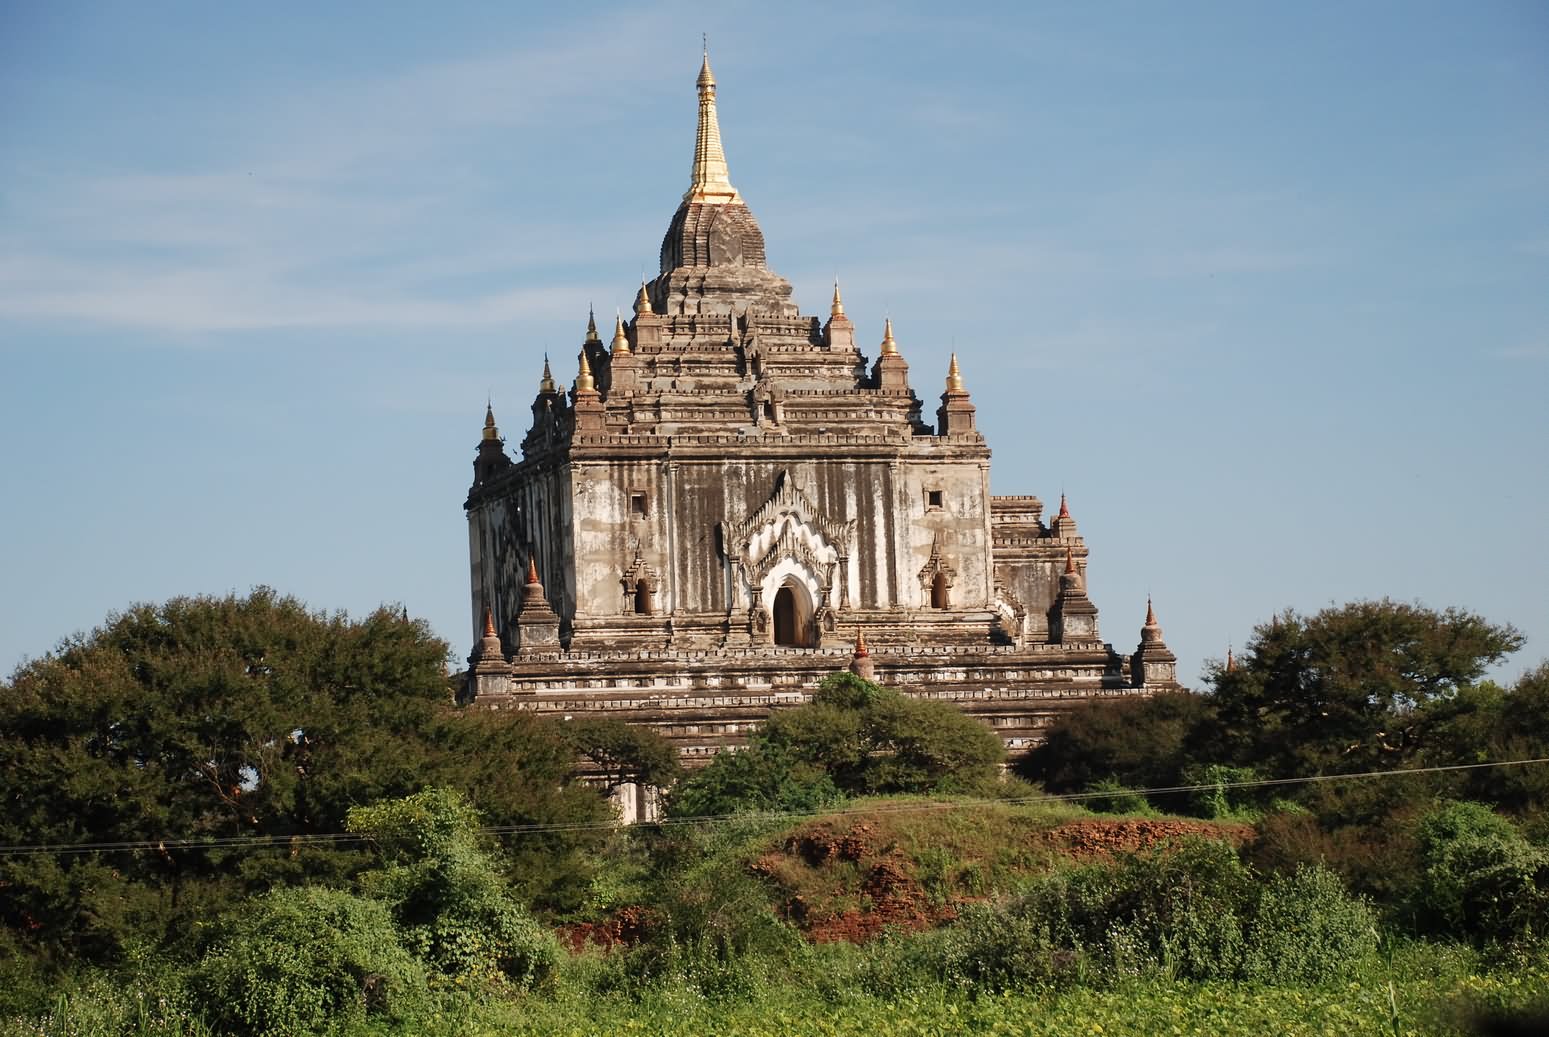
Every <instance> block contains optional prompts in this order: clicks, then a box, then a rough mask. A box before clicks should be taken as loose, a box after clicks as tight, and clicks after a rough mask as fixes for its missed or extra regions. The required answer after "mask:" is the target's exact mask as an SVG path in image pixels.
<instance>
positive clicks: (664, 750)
mask: <svg viewBox="0 0 1549 1037" xmlns="http://www.w3.org/2000/svg"><path fill="white" fill-rule="evenodd" d="M565 730H566V733H567V734H569V736H570V742H571V744H572V745H573V746H574V747H575V750H576V753H577V754H578V755H581V756H584V757H586V759H588V760H589V761H591V764H592V766H593V768H595V770H596V773H597V774H598V776H600V777H601V778H602V780H603V787H604V788H605V789H606V790H607V791H608V792H609V793H611V792H613V790H614V789H616V788H618V787H619V786H620V785H624V784H627V783H630V782H633V783H636V784H640V785H650V786H654V787H655V788H663V789H664V788H669V787H671V786H672V784H673V783H674V782H675V781H677V779H678V776H679V774H680V773H681V771H682V768H681V767H680V766H679V764H678V750H677V747H676V746H674V745H673V744H672V743H671V742H669V741H667V739H665V738H663V737H662V736H661V735H659V734H657V733H656V732H655V731H653V730H651V729H650V728H648V727H641V726H640V725H639V724H630V723H626V722H625V721H623V720H613V719H609V718H606V717H603V718H592V717H588V718H584V719H581V720H572V721H568V722H567V723H566V724H565Z"/></svg>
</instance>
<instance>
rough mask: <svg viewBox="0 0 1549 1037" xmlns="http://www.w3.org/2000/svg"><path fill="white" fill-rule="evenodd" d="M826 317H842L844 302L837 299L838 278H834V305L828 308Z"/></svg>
mask: <svg viewBox="0 0 1549 1037" xmlns="http://www.w3.org/2000/svg"><path fill="white" fill-rule="evenodd" d="M828 315H829V316H830V317H843V316H844V300H843V299H841V298H839V278H837V277H836V278H834V304H833V305H832V306H830V307H829V309H828Z"/></svg>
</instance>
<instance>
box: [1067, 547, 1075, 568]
mask: <svg viewBox="0 0 1549 1037" xmlns="http://www.w3.org/2000/svg"><path fill="white" fill-rule="evenodd" d="M1065 571H1066V572H1068V573H1073V572H1075V571H1076V556H1075V554H1074V553H1073V552H1072V551H1071V549H1070V548H1068V547H1067V548H1065Z"/></svg>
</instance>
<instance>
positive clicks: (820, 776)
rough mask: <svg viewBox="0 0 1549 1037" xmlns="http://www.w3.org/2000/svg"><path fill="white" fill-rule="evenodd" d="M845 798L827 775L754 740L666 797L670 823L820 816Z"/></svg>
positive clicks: (781, 748) (712, 763)
mask: <svg viewBox="0 0 1549 1037" xmlns="http://www.w3.org/2000/svg"><path fill="white" fill-rule="evenodd" d="M841 798H843V797H842V796H841V795H840V792H839V789H838V788H837V787H836V786H835V785H834V782H833V779H832V778H830V777H829V776H828V772H827V771H825V770H823V768H821V767H819V766H818V765H816V764H813V763H810V762H808V761H806V760H802V759H800V758H798V757H797V755H796V754H795V753H793V752H791V751H790V750H789V749H787V748H785V747H784V746H782V745H771V744H768V743H766V742H762V741H758V740H755V741H754V743H753V744H752V745H751V746H749V747H747V748H746V749H742V750H740V751H736V752H723V753H717V754H716V756H715V758H714V759H712V760H711V761H710V763H709V765H708V766H706V767H704V768H702V769H700V770H698V771H696V772H694V773H693V774H691V775H689V776H688V777H687V778H685V779H683V780H682V781H680V782H679V783H678V784H677V786H676V787H675V788H674V789H673V790H672V792H671V793H670V794H669V795H668V796H667V815H668V816H669V817H721V816H725V815H727V814H735V813H738V812H744V811H775V812H781V813H797V814H806V813H816V812H817V811H819V810H822V809H823V808H824V807H827V806H832V805H833V804H835V803H837V802H838V801H839V800H840V799H841Z"/></svg>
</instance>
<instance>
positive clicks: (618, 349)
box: [613, 314, 629, 356]
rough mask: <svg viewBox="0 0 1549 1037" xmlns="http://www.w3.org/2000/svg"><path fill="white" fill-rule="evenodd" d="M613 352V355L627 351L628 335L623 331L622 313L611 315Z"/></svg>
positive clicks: (626, 352)
mask: <svg viewBox="0 0 1549 1037" xmlns="http://www.w3.org/2000/svg"><path fill="white" fill-rule="evenodd" d="M613 352H614V355H615V356H616V355H618V354H620V353H622V354H625V355H627V354H628V353H629V336H628V335H626V334H625V333H624V317H623V315H622V314H615V315H614V317H613Z"/></svg>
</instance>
